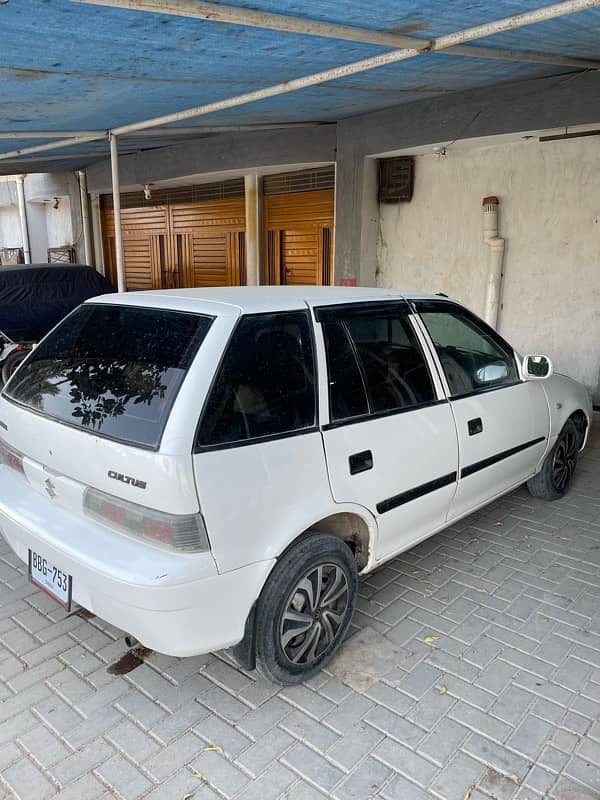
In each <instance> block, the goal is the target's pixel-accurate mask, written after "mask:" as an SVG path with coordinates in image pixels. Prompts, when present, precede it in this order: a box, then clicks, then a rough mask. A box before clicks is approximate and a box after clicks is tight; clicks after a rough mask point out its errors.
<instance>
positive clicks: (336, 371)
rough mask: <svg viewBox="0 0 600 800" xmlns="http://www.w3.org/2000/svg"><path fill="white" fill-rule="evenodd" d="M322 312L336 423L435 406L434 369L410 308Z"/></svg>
mask: <svg viewBox="0 0 600 800" xmlns="http://www.w3.org/2000/svg"><path fill="white" fill-rule="evenodd" d="M319 311H320V313H319V316H320V317H321V320H322V325H323V337H324V340H325V351H326V355H327V370H328V377H329V412H330V418H331V421H332V422H338V421H342V420H348V419H352V418H354V417H360V416H364V415H365V414H373V415H377V414H386V413H393V412H395V411H402V410H405V409H409V408H415V407H420V406H422V405H426V404H428V403H432V402H435V400H436V395H435V390H434V387H433V383H432V380H431V376H430V373H429V368H428V366H427V363H426V361H425V357H424V355H423V352H422V350H421V347H420V345H419V342H418V340H417V337H416V335H415V332H414V330H413V328H412V326H411V323H410V320H409V317H408V312H407V310H406V307H405V304H401V303H392V304H388V303H386V304H383V303H382V304H381V310H380V309H379V308H377V307H373V308H369V307H363V306H361V305H357V306H356V308H355V309H352V308H347V307H346V308H340V309H336V307H335V306H333V307H330V308H329V309H321V310H319Z"/></svg>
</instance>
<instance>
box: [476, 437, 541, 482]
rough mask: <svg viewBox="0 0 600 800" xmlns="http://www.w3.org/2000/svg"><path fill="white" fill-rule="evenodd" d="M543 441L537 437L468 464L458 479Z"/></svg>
mask: <svg viewBox="0 0 600 800" xmlns="http://www.w3.org/2000/svg"><path fill="white" fill-rule="evenodd" d="M544 441H546V437H545V436H538V438H537V439H532V440H531V441H530V442H525V443H524V444H519V445H517V446H516V447H511V448H510V449H509V450H503V451H502V452H501V453H496V455H495V456H490V457H489V458H484V459H483V460H482V461H476V462H475V463H474V464H469V466H468V467H464V468H463V469H462V470H461V471H460V477H461V478H468V477H469V475H473V473H475V472H479V470H481V469H485V468H486V467H491V466H492V464H497V463H498V461H503V460H504V459H505V458H510V456H514V455H516V454H517V453H520V452H521V451H522V450H527V449H528V448H529V447H534V445H536V444H539V443H540V442H544Z"/></svg>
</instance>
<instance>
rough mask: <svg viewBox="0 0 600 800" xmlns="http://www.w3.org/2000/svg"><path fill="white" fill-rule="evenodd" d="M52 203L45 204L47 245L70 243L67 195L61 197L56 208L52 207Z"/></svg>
mask: <svg viewBox="0 0 600 800" xmlns="http://www.w3.org/2000/svg"><path fill="white" fill-rule="evenodd" d="M53 205H54V204H53V203H47V204H46V206H45V208H46V229H47V231H48V247H63V246H64V245H72V244H73V227H72V224H71V201H70V200H69V198H68V197H61V198H59V204H58V208H54V207H53Z"/></svg>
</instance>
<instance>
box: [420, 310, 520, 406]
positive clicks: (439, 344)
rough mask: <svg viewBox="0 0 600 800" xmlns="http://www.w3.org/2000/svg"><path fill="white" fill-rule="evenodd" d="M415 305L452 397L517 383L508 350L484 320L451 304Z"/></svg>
mask: <svg viewBox="0 0 600 800" xmlns="http://www.w3.org/2000/svg"><path fill="white" fill-rule="evenodd" d="M417 306H418V310H419V313H420V315H421V319H422V320H423V322H424V324H425V327H426V328H427V330H428V332H429V335H430V336H431V338H432V340H433V344H434V345H435V349H436V351H437V354H438V356H439V359H440V362H441V364H442V367H443V369H444V373H445V375H446V379H447V381H448V385H449V387H450V394H451V395H452V396H453V397H458V396H461V395H465V394H472V393H473V392H479V391H484V390H486V389H495V388H500V387H502V386H510V385H512V384H514V383H516V382H518V380H519V376H518V373H517V366H516V363H515V358H514V355H513V352H512V350H511V349H510V347H509V346H508V345H507V344H506V343H505V342H504V341H503V340H502V339H501V338H500V337H499V336H498V335H497V334H496V333H495V332H494V331H493V330H492V329H491V328H489V327H488V326H487V325H485V323H483V322H481V321H480V320H478V319H477V318H476V317H475V316H474V315H472V314H471V313H470V312H468V311H467V310H466V309H463V308H461V307H460V306H455V305H453V304H451V303H441V302H440V303H437V302H431V303H424V304H417Z"/></svg>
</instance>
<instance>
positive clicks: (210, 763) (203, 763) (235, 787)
mask: <svg viewBox="0 0 600 800" xmlns="http://www.w3.org/2000/svg"><path fill="white" fill-rule="evenodd" d="M190 766H191V767H192V769H193V770H194V771H195V772H197V773H199V774H200V775H201V776H202V777H203V778H204V779H205V780H206V781H207V782H208V783H209V785H210V786H211V787H212V788H214V789H216V790H217V791H218V792H222V793H224V794H225V795H233V794H235V793H236V792H239V791H241V790H242V789H243V788H244V787H245V786H246V784H247V783H248V782H249V780H250V777H249V775H247V774H246V773H245V772H243V771H242V770H241V769H238V767H236V766H235V764H232V763H231V762H230V761H229V760H228V759H227V758H226V757H225V756H224V755H223V754H222V753H218V752H215V751H206V750H205V751H203V752H202V753H201V754H200V755H199V756H198V758H196V759H195V760H194V761H193V762H192V763H191V765H190Z"/></svg>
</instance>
